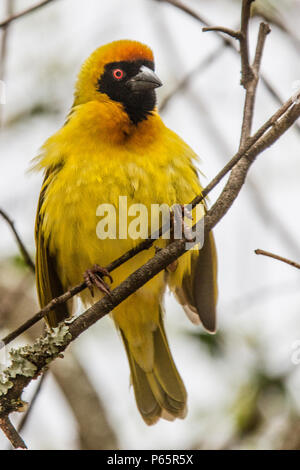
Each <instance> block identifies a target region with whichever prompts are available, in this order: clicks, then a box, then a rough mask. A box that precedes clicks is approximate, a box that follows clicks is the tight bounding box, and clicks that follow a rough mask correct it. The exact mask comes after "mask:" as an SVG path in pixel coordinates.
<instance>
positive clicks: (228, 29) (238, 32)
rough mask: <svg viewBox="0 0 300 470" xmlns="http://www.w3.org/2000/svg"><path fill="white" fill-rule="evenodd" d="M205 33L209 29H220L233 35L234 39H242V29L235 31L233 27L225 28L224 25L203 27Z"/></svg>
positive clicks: (221, 31) (219, 30) (220, 31)
mask: <svg viewBox="0 0 300 470" xmlns="http://www.w3.org/2000/svg"><path fill="white" fill-rule="evenodd" d="M202 31H203V33H207V32H209V31H218V32H219V33H224V34H227V35H228V36H231V37H232V38H234V39H238V40H240V39H241V32H240V31H234V30H233V29H230V28H225V27H224V26H210V27H206V28H202Z"/></svg>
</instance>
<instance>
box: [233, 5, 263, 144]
mask: <svg viewBox="0 0 300 470" xmlns="http://www.w3.org/2000/svg"><path fill="white" fill-rule="evenodd" d="M248 1H249V0H248ZM246 31H248V27H246ZM269 32H270V28H269V25H267V24H266V23H261V24H260V28H259V33H258V40H257V46H256V53H255V58H254V62H253V66H252V67H251V66H250V65H249V64H248V67H246V65H245V64H246V62H247V61H248V53H247V55H246V56H245V57H244V54H246V51H245V49H244V48H242V42H241V62H242V81H241V83H242V85H243V86H244V88H245V89H246V98H245V105H244V116H243V124H242V133H241V140H240V145H241V146H242V145H243V144H244V143H245V141H246V139H247V138H248V137H249V136H250V134H251V129H252V122H253V114H254V103H255V97H256V90H257V84H258V78H259V69H260V62H261V56H262V51H263V47H264V44H265V40H266V37H267V35H268V34H269ZM245 34H247V33H246V32H244V33H243V36H244V35H245ZM246 44H248V39H247V41H246ZM249 70H251V74H250V73H249Z"/></svg>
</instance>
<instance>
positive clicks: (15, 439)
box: [0, 416, 27, 449]
mask: <svg viewBox="0 0 300 470" xmlns="http://www.w3.org/2000/svg"><path fill="white" fill-rule="evenodd" d="M0 428H1V429H2V431H3V432H4V434H5V435H6V437H7V439H8V440H9V441H10V442H11V445H12V446H13V447H14V449H27V446H26V444H25V442H24V441H23V439H22V438H21V436H20V435H19V434H18V432H17V431H16V429H15V428H14V427H13V425H12V423H11V421H10V419H9V417H8V416H2V417H1V418H0Z"/></svg>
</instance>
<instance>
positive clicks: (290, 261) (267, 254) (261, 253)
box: [254, 248, 300, 269]
mask: <svg viewBox="0 0 300 470" xmlns="http://www.w3.org/2000/svg"><path fill="white" fill-rule="evenodd" d="M254 253H256V254H257V255H264V256H269V258H274V259H278V261H282V262H283V263H287V264H289V265H290V266H293V267H294V268H297V269H300V264H299V263H296V262H295V261H292V260H290V259H287V258H283V257H282V256H279V255H275V254H274V253H270V251H265V250H261V249H259V248H258V249H257V250H255V251H254Z"/></svg>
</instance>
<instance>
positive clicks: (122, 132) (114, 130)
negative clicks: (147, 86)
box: [66, 101, 163, 145]
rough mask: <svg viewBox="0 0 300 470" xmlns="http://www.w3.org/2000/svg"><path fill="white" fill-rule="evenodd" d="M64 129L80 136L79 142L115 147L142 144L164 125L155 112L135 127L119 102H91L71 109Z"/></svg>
mask: <svg viewBox="0 0 300 470" xmlns="http://www.w3.org/2000/svg"><path fill="white" fill-rule="evenodd" d="M66 126H67V127H68V131H70V132H72V134H73V135H77V134H80V137H81V139H84V138H86V139H88V140H93V141H94V140H96V141H97V140H101V141H102V142H103V141H108V142H110V143H112V144H116V145H122V144H124V143H128V142H129V141H132V140H133V141H136V140H140V143H141V145H143V144H144V145H145V144H147V143H150V142H151V141H153V139H155V135H156V133H157V132H158V131H159V129H160V128H161V126H163V124H162V121H161V119H160V117H159V115H158V114H157V111H156V110H153V112H152V113H151V114H149V115H148V116H147V118H146V119H144V120H143V121H141V122H139V123H138V124H134V123H133V122H132V121H131V120H130V118H129V116H128V114H127V113H126V111H125V110H124V108H123V106H122V105H121V104H120V103H117V102H111V101H109V102H105V101H104V102H98V101H90V102H88V103H85V104H82V105H79V106H76V107H75V108H73V109H72V112H71V113H70V116H69V119H68V121H67V124H66Z"/></svg>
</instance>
